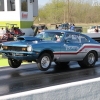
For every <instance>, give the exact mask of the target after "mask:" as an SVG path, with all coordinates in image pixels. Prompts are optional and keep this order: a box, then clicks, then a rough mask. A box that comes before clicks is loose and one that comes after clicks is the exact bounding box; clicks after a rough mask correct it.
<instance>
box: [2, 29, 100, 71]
mask: <svg viewBox="0 0 100 100" xmlns="http://www.w3.org/2000/svg"><path fill="white" fill-rule="evenodd" d="M0 45H1V48H0V52H2V53H3V54H4V55H5V56H7V57H8V63H9V65H10V66H11V67H12V68H18V67H19V66H20V65H21V63H22V60H27V61H29V62H31V61H35V62H36V63H37V67H38V68H39V69H40V70H42V71H46V70H48V69H49V68H50V66H51V62H52V61H54V62H55V63H56V64H57V65H60V64H61V66H62V65H67V64H68V63H69V62H70V61H77V62H78V64H79V65H80V66H81V67H93V66H94V65H95V63H96V61H97V60H98V57H100V43H98V42H97V41H95V40H93V39H92V38H90V37H88V36H86V35H84V34H81V33H78V32H72V31H66V30H45V31H42V32H40V34H38V35H37V36H35V37H27V36H21V37H18V38H17V41H13V42H5V43H2V44H0Z"/></svg>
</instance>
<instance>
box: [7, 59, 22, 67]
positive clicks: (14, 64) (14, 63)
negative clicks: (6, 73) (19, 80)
mask: <svg viewBox="0 0 100 100" xmlns="http://www.w3.org/2000/svg"><path fill="white" fill-rule="evenodd" d="M8 63H9V65H10V66H11V67H12V68H18V67H19V66H20V65H21V63H22V61H21V60H15V59H10V58H8Z"/></svg>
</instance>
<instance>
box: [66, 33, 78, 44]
mask: <svg viewBox="0 0 100 100" xmlns="http://www.w3.org/2000/svg"><path fill="white" fill-rule="evenodd" d="M65 40H66V41H68V42H70V43H80V41H79V35H78V34H73V33H67V34H66V37H65Z"/></svg>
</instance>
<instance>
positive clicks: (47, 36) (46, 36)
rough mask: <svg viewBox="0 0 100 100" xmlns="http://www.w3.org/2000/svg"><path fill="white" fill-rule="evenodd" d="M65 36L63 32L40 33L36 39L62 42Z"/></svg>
mask: <svg viewBox="0 0 100 100" xmlns="http://www.w3.org/2000/svg"><path fill="white" fill-rule="evenodd" d="M63 35H64V33H61V32H40V33H39V34H38V35H37V36H36V37H37V38H41V39H43V40H47V41H61V39H62V37H63Z"/></svg>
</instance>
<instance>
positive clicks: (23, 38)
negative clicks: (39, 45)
mask: <svg viewBox="0 0 100 100" xmlns="http://www.w3.org/2000/svg"><path fill="white" fill-rule="evenodd" d="M17 40H20V41H40V40H41V39H40V38H36V37H31V36H22V37H18V38H17Z"/></svg>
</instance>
